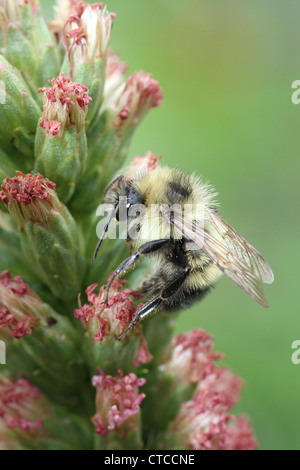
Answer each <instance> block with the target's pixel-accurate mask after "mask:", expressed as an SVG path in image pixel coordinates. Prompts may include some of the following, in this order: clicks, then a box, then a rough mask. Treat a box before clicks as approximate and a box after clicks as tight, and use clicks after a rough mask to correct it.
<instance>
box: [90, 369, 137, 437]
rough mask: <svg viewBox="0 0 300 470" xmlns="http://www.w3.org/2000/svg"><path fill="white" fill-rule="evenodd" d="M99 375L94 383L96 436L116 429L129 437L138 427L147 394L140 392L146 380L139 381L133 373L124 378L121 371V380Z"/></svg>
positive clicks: (93, 421)
mask: <svg viewBox="0 0 300 470" xmlns="http://www.w3.org/2000/svg"><path fill="white" fill-rule="evenodd" d="M99 372H100V374H99V375H98V376H94V377H93V380H92V383H93V385H94V386H95V387H97V393H96V414H95V415H94V416H93V417H92V423H93V424H94V425H95V426H96V433H98V434H102V436H105V435H106V434H107V433H108V432H109V431H112V430H114V431H116V432H118V433H120V434H123V435H124V434H125V435H126V434H127V433H129V432H130V431H132V430H134V429H136V428H137V427H138V426H139V419H140V413H139V412H140V404H141V402H142V401H143V399H144V398H145V394H144V393H139V390H138V389H139V387H141V386H142V385H144V384H145V379H143V378H137V376H136V375H135V374H134V373H130V374H128V375H124V374H123V372H122V371H121V370H119V376H118V377H112V376H111V375H105V374H104V372H102V371H101V370H99Z"/></svg>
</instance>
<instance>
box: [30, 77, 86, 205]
mask: <svg viewBox="0 0 300 470" xmlns="http://www.w3.org/2000/svg"><path fill="white" fill-rule="evenodd" d="M39 91H40V92H44V93H45V95H44V111H43V115H42V118H41V119H40V123H39V126H38V128H37V132H36V138H35V147H34V153H35V158H36V161H35V165H34V170H35V171H37V172H41V173H42V174H43V175H44V176H45V177H47V178H49V179H51V180H53V181H55V183H56V185H57V193H58V196H59V198H60V199H61V200H62V201H63V202H64V203H66V202H67V201H68V200H69V199H70V197H71V196H72V194H73V192H74V190H75V185H76V183H77V181H78V179H79V177H80V176H81V175H82V173H83V171H84V169H85V163H86V156H87V139H86V134H85V117H86V113H87V105H88V104H89V103H90V101H91V98H90V97H89V96H88V95H87V93H86V92H87V88H86V87H85V86H84V85H81V84H80V83H73V82H71V81H70V79H69V77H65V75H64V74H63V73H62V74H60V75H59V76H58V77H57V78H54V79H52V87H44V88H40V89H39Z"/></svg>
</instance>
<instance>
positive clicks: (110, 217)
mask: <svg viewBox="0 0 300 470" xmlns="http://www.w3.org/2000/svg"><path fill="white" fill-rule="evenodd" d="M118 205H119V201H116V202H115V205H114V208H113V210H112V211H111V213H110V214H109V217H108V221H107V222H106V224H105V227H104V229H103V232H102V234H101V237H100V238H99V241H98V243H97V246H96V249H95V252H94V259H96V258H97V254H98V251H99V249H100V246H101V243H102V242H103V239H104V237H105V234H106V232H107V230H108V227H109V224H110V222H111V219H112V218H113V215H114V213H115V211H116V209H117V207H118Z"/></svg>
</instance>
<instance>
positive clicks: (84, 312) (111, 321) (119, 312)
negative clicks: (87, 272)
mask: <svg viewBox="0 0 300 470" xmlns="http://www.w3.org/2000/svg"><path fill="white" fill-rule="evenodd" d="M124 286H125V289H124ZM127 286H128V283H127V281H125V280H119V279H115V280H114V281H113V283H112V285H111V287H110V290H109V297H108V300H107V302H106V303H104V302H105V300H106V289H105V288H106V286H102V287H101V288H100V290H99V293H98V294H96V293H94V290H95V289H96V287H97V284H92V285H91V286H89V287H88V288H87V289H86V294H87V297H88V301H89V303H90V304H85V305H83V306H80V308H78V309H75V311H74V315H75V317H76V318H79V319H80V320H81V323H82V325H83V326H84V328H86V330H87V334H88V335H92V336H93V338H94V340H95V341H96V342H99V343H100V344H102V342H103V341H104V340H105V341H116V338H118V337H119V336H120V335H121V334H122V333H123V332H124V330H125V329H126V328H127V326H128V325H129V323H130V321H131V320H132V319H133V318H134V316H135V313H136V311H137V310H138V308H139V307H140V306H141V305H138V306H135V303H134V300H137V299H139V298H140V297H141V293H140V292H138V291H134V290H132V289H128V288H127ZM137 330H138V333H139V336H140V339H141V344H140V348H139V350H138V353H137V356H136V358H135V360H134V364H135V365H136V366H138V365H140V364H141V363H146V362H150V361H151V359H152V355H151V354H150V352H149V351H148V346H147V342H146V340H145V338H144V336H143V334H142V329H141V328H138V329H137Z"/></svg>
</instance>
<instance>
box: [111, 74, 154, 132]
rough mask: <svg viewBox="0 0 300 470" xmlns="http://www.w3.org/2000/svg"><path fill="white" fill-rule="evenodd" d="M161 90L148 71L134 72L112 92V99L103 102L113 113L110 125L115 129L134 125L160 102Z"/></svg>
mask: <svg viewBox="0 0 300 470" xmlns="http://www.w3.org/2000/svg"><path fill="white" fill-rule="evenodd" d="M161 100H162V90H161V88H160V86H159V83H158V82H157V81H156V80H154V79H153V78H152V75H151V74H150V73H144V72H135V73H134V74H133V75H131V76H130V77H129V78H128V79H127V81H126V83H125V84H124V85H122V86H120V87H119V89H118V90H117V92H116V93H115V94H114V101H113V100H112V99H111V100H109V102H104V103H103V106H102V111H104V110H105V109H106V108H109V109H111V110H112V112H113V114H114V118H113V123H112V125H113V126H114V127H115V129H116V130H119V129H123V130H124V129H126V128H127V127H130V126H135V125H137V124H138V123H139V122H141V121H142V119H143V118H144V116H145V115H146V114H147V112H148V111H149V110H150V109H151V108H155V107H156V106H159V105H160V104H161Z"/></svg>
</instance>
